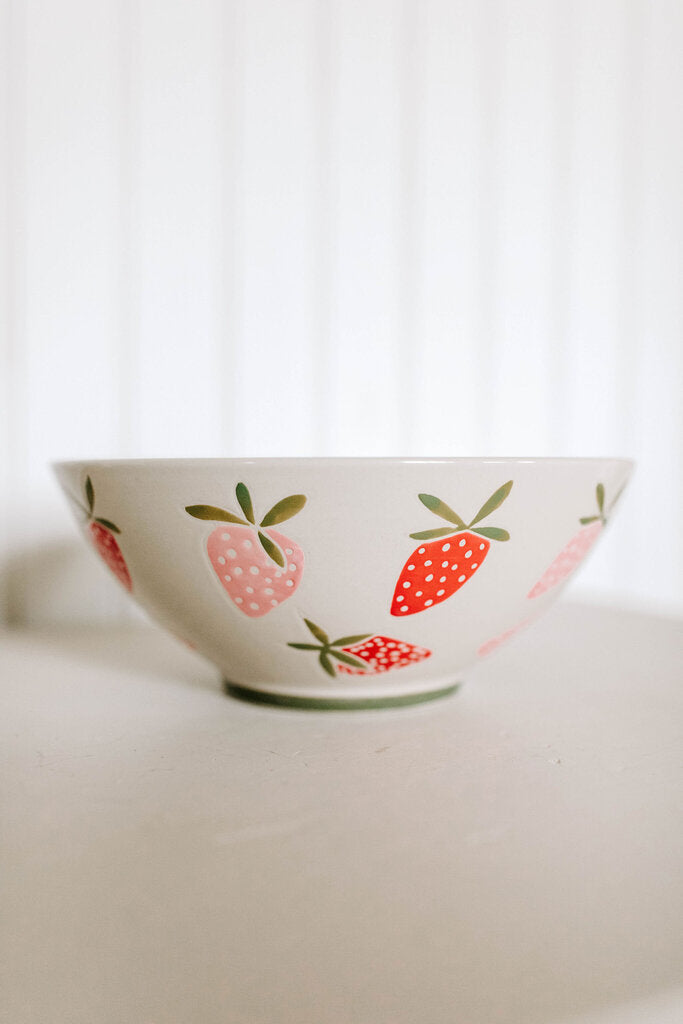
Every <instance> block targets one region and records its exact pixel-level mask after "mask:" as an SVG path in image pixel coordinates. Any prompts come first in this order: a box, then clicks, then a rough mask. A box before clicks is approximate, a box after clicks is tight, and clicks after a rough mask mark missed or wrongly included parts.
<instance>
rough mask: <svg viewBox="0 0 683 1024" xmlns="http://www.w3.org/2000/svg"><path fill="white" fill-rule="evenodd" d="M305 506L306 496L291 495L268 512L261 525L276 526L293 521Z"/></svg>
mask: <svg viewBox="0 0 683 1024" xmlns="http://www.w3.org/2000/svg"><path fill="white" fill-rule="evenodd" d="M305 504H306V496H305V495H304V494H290V495H289V497H288V498H283V499H282V501H278V502H277V504H275V505H273V507H272V508H271V510H270V512H266V514H265V516H264V517H263V519H262V520H261V522H260V525H261V526H275V524H276V523H284V521H285V520H286V519H291V518H292V516H295V515H296V514H297V512H301V509H302V508H303V507H304V505H305Z"/></svg>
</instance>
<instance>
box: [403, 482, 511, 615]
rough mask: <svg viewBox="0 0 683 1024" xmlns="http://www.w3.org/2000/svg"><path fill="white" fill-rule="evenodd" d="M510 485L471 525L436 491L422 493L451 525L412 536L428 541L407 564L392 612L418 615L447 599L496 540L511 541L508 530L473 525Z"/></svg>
mask: <svg viewBox="0 0 683 1024" xmlns="http://www.w3.org/2000/svg"><path fill="white" fill-rule="evenodd" d="M511 488H512V480H508V482H507V483H506V484H503V486H502V487H499V488H498V490H497V491H495V492H494V493H493V494H492V495H491V497H490V498H489V499H488V501H486V502H485V503H484V504H483V505H482V507H481V508H480V509H479V511H478V512H477V514H476V516H475V517H474V519H473V520H472V522H471V523H469V524H465V522H464V521H463V520H462V519H461V518H460V516H459V515H458V514H457V513H456V512H454V511H453V509H451V508H449V506H448V505H446V504H445V502H443V501H441V499H440V498H435V497H434V495H433V494H420V495H418V497H419V499H420V501H421V502H422V504H423V505H426V507H427V508H428V509H430V511H432V512H435V513H436V515H437V516H440V518H441V519H445V520H446V522H449V523H451V524H452V525H451V526H447V527H439V528H438V529H435V530H424V531H422V532H421V533H411V535H410V536H411V537H412V538H413V539H414V540H422V541H426V542H427V543H425V544H421V545H420V547H418V548H416V549H415V551H413V553H412V555H411V556H410V558H409V559H408V561H407V562H406V564H405V565H404V566H403V569H402V571H401V575H400V576H399V578H398V582H397V584H396V589H395V591H394V596H393V599H392V602H391V614H392V615H415V614H416V613H417V612H423V611H425V610H426V609H427V608H431V607H432V606H433V605H435V604H440V603H441V602H442V601H445V600H446V598H448V597H450V596H451V594H454V593H455V592H456V590H459V589H460V587H462V586H463V584H464V583H467V581H468V579H469V578H470V577H471V576H472V575H473V574H474V573H475V572H476V571H477V569H478V568H479V566H480V565H481V563H482V562H483V561H484V559H485V558H486V556H487V554H488V553H489V548H490V547H491V541H492V540H509V539H510V534H509V533H508V532H507V530H501V529H499V527H497V526H479V527H477V528H476V529H474V530H473V529H472V527H473V526H475V525H476V524H477V523H479V522H481V520H482V519H485V518H486V516H488V515H490V514H491V513H492V512H493V511H495V509H497V508H498V507H499V506H500V505H502V504H503V502H504V501H505V499H506V498H507V496H508V494H509V493H510V490H511Z"/></svg>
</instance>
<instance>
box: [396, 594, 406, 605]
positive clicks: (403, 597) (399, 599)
mask: <svg viewBox="0 0 683 1024" xmlns="http://www.w3.org/2000/svg"><path fill="white" fill-rule="evenodd" d="M405 599H406V597H405V594H398V596H397V597H396V600H397V601H398V603H399V604H400V603H401V601H405Z"/></svg>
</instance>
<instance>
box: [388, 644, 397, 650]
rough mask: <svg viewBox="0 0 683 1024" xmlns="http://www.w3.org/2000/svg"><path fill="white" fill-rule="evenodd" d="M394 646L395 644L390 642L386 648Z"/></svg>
mask: <svg viewBox="0 0 683 1024" xmlns="http://www.w3.org/2000/svg"><path fill="white" fill-rule="evenodd" d="M395 646H396V644H394V643H391V644H387V650H388V649H389V648H390V647H395Z"/></svg>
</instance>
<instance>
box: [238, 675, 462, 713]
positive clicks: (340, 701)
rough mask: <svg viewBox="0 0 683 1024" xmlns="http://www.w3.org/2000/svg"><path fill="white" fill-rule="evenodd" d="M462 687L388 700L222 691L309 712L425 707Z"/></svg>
mask: <svg viewBox="0 0 683 1024" xmlns="http://www.w3.org/2000/svg"><path fill="white" fill-rule="evenodd" d="M459 688H460V683H453V684H451V685H450V686H442V687H440V688H439V689H438V690H427V692H426V693H403V694H399V695H398V696H397V695H393V696H387V697H349V698H348V699H346V698H343V697H296V696H289V695H288V694H285V693H270V692H268V691H267V690H252V689H251V688H250V687H248V686H239V685H238V684H237V683H231V682H230V681H229V680H227V679H224V680H223V689H224V690H225V693H226V694H227V695H228V696H229V697H235V698H236V699H237V700H246V701H250V702H251V703H253V704H271V705H276V706H277V707H283V708H301V709H303V710H309V711H356V710H363V709H372V708H400V707H405V706H407V705H410V704H424V703H425V702H426V701H430V700H437V699H438V698H439V697H448V696H450V694H453V693H455V692H456V691H457V690H458V689H459Z"/></svg>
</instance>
